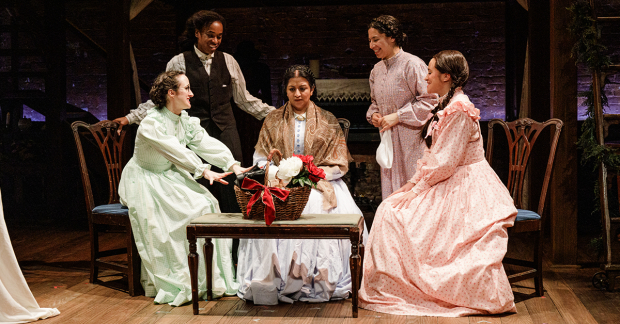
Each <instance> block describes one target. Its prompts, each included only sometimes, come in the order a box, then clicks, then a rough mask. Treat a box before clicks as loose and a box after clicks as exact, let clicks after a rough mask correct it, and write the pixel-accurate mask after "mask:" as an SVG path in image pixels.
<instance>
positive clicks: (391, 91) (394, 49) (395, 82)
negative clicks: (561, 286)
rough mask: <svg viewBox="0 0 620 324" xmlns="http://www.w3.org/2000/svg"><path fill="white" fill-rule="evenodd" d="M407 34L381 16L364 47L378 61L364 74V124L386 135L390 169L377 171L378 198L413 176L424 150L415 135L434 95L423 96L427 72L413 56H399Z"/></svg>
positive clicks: (398, 25)
mask: <svg viewBox="0 0 620 324" xmlns="http://www.w3.org/2000/svg"><path fill="white" fill-rule="evenodd" d="M406 39H407V35H405V33H403V31H402V27H401V25H400V22H399V21H398V20H397V19H396V18H394V17H392V16H387V15H383V16H380V17H378V18H375V19H373V20H372V22H371V23H370V24H369V25H368V42H369V45H370V49H372V50H373V51H374V52H375V55H376V56H377V58H379V59H381V61H380V62H378V63H377V64H375V67H374V68H373V69H372V72H370V94H371V100H372V104H371V105H370V108H368V112H367V113H366V119H368V122H369V123H371V124H373V126H375V127H377V128H379V130H380V131H381V132H383V131H386V130H388V129H391V130H392V145H393V147H394V160H393V163H392V168H390V169H385V168H381V191H382V194H383V199H385V198H387V197H388V196H389V195H390V194H391V193H392V192H394V191H396V190H398V189H399V188H400V187H402V186H403V185H404V184H405V183H406V182H407V180H409V179H411V178H412V177H413V175H414V174H415V165H416V161H417V160H418V159H419V158H421V157H422V154H423V152H424V146H423V144H422V141H420V139H419V138H420V136H419V132H420V130H421V129H422V127H423V126H424V123H425V122H426V120H427V119H428V118H429V117H430V114H429V112H430V111H431V110H432V109H433V107H434V106H435V105H436V103H437V100H436V95H434V94H432V95H431V94H428V93H427V92H426V83H425V82H424V77H425V76H426V74H427V73H428V67H427V66H426V64H425V63H424V61H422V60H421V59H420V58H418V57H417V56H414V55H411V54H409V53H407V52H405V51H403V49H402V46H403V45H404V44H405V42H406Z"/></svg>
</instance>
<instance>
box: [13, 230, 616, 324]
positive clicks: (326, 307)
mask: <svg viewBox="0 0 620 324" xmlns="http://www.w3.org/2000/svg"><path fill="white" fill-rule="evenodd" d="M9 233H10V234H11V239H12V244H13V246H14V249H15V253H16V255H17V257H18V261H19V263H20V267H21V268H22V271H23V273H24V276H25V277H26V280H27V282H28V284H29V286H30V289H31V291H32V292H33V295H34V296H35V298H36V299H37V301H38V302H39V304H40V306H41V307H56V308H58V309H59V310H60V312H61V314H60V315H59V316H56V317H53V318H49V319H46V320H44V321H42V323H132V324H138V323H139V324H147V323H149V324H150V323H162V324H176V323H178V324H181V323H221V324H229V323H236V324H240V323H243V324H248V323H252V324H253V323H258V324H276V323H277V324H282V323H286V324H292V323H313V324H322V323H325V324H340V323H347V324H352V323H356V324H357V323H364V324H368V323H373V324H379V323H381V324H387V323H394V324H474V323H475V324H500V323H501V324H542V323H547V324H551V323H554V324H556V323H558V324H560V323H567V324H575V323H579V324H590V323H609V324H611V323H614V324H616V323H620V292H613V293H610V292H603V291H599V290H596V289H594V288H593V287H592V284H591V278H592V275H593V274H594V273H596V272H597V271H599V270H598V269H596V268H586V269H554V268H553V267H551V266H550V265H549V264H545V272H544V276H545V281H544V286H545V297H544V298H540V297H536V296H534V295H533V293H534V289H533V288H534V283H533V280H531V279H530V280H524V281H522V282H519V283H516V284H514V285H513V292H514V295H515V303H516V307H517V313H512V314H500V315H491V316H470V317H461V318H445V317H426V316H400V315H391V314H384V313H377V312H372V311H368V310H365V309H359V310H358V314H359V317H358V318H352V311H351V299H347V300H339V301H331V302H328V303H319V304H310V303H302V302H296V303H294V304H287V303H281V304H278V305H273V306H264V305H254V304H253V303H251V302H244V301H243V300H240V299H239V298H237V297H226V298H222V299H219V300H216V301H209V302H207V301H200V302H199V308H200V309H199V315H193V311H192V306H191V304H187V305H183V306H180V307H172V306H170V305H157V304H155V303H154V302H153V298H152V297H145V296H137V297H130V296H129V295H128V294H127V287H126V278H123V277H122V276H120V275H119V274H118V273H115V272H114V271H111V270H104V271H101V272H100V280H99V281H98V282H97V283H95V284H91V283H89V282H88V276H89V255H90V248H89V243H88V231H87V230H54V229H34V230H32V229H17V230H14V231H13V230H11V228H9ZM100 244H101V246H102V247H103V248H106V249H107V248H117V247H122V235H121V234H118V233H106V234H105V235H102V237H101V240H100ZM115 260H116V259H115ZM513 270H514V269H511V268H510V267H507V271H513Z"/></svg>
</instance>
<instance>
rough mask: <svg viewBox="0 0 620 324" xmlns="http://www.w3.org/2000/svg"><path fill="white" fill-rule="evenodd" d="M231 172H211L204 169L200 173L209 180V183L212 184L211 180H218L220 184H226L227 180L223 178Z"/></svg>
mask: <svg viewBox="0 0 620 324" xmlns="http://www.w3.org/2000/svg"><path fill="white" fill-rule="evenodd" d="M231 174H232V172H224V173H217V172H213V171H211V170H209V169H205V171H204V172H203V173H202V176H203V177H204V178H205V179H207V180H209V184H210V185H213V181H215V182H219V183H221V184H225V185H227V184H228V181H225V180H224V178H226V177H227V176H229V175H231Z"/></svg>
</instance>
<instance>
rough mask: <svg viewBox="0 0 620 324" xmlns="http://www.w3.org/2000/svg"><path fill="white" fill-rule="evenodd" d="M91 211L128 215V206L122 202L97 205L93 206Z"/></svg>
mask: <svg viewBox="0 0 620 324" xmlns="http://www.w3.org/2000/svg"><path fill="white" fill-rule="evenodd" d="M93 213H97V214H118V215H120V214H122V215H127V216H129V208H127V206H123V205H122V204H108V205H99V206H97V207H95V208H93Z"/></svg>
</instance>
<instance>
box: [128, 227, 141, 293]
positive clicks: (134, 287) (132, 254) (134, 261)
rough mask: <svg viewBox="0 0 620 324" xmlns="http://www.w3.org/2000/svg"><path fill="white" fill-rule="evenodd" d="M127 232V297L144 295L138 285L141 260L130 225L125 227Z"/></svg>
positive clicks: (139, 284)
mask: <svg viewBox="0 0 620 324" xmlns="http://www.w3.org/2000/svg"><path fill="white" fill-rule="evenodd" d="M126 230H127V283H128V286H129V287H128V288H129V296H132V297H133V296H139V295H144V289H142V284H141V283H140V270H141V269H140V266H141V260H140V255H139V254H138V248H137V247H136V242H135V241H134V237H133V232H132V231H131V224H128V225H127V226H126Z"/></svg>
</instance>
